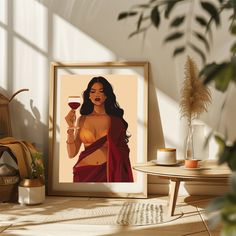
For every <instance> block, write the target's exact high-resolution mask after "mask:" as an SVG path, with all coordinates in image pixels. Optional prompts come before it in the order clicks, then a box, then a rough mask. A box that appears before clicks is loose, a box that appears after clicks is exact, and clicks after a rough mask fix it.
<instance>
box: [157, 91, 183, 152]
mask: <svg viewBox="0 0 236 236" xmlns="http://www.w3.org/2000/svg"><path fill="white" fill-rule="evenodd" d="M156 93H157V96H158V101H159V108H160V111H161V112H160V116H161V123H162V128H163V134H164V138H165V146H166V147H173V148H177V152H178V154H180V155H181V151H182V147H181V146H180V134H179V130H178V127H179V123H180V115H179V104H178V103H177V102H176V101H175V100H173V99H171V98H170V97H169V96H167V95H166V94H165V93H163V92H162V91H161V90H158V89H156Z"/></svg>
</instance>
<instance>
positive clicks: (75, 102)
mask: <svg viewBox="0 0 236 236" xmlns="http://www.w3.org/2000/svg"><path fill="white" fill-rule="evenodd" d="M80 104H81V98H80V96H69V97H68V105H69V107H70V108H71V109H72V110H77V109H78V108H79V106H80ZM74 128H75V129H77V128H78V127H73V129H74Z"/></svg>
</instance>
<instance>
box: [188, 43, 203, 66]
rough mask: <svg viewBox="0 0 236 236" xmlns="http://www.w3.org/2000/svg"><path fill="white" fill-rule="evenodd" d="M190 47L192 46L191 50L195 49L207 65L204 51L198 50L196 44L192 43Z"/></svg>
mask: <svg viewBox="0 0 236 236" xmlns="http://www.w3.org/2000/svg"><path fill="white" fill-rule="evenodd" d="M189 46H190V48H192V49H193V51H195V52H196V53H197V54H198V55H199V56H200V57H201V59H202V62H203V63H204V64H205V62H206V56H205V54H204V53H203V51H202V50H201V49H200V48H198V47H197V46H195V45H194V44H192V43H189Z"/></svg>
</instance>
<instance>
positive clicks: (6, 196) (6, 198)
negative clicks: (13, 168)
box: [0, 176, 20, 202]
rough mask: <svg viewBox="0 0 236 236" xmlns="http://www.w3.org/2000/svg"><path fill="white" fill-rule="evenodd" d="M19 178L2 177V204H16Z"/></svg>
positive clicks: (0, 189) (0, 179) (0, 185)
mask: <svg viewBox="0 0 236 236" xmlns="http://www.w3.org/2000/svg"><path fill="white" fill-rule="evenodd" d="M19 181H20V178H19V176H0V193H1V194H0V202H16V201H17V198H18V183H19Z"/></svg>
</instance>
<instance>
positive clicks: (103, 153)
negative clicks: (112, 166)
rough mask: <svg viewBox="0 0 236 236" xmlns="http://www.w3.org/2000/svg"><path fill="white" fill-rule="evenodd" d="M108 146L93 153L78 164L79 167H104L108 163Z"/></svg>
mask: <svg viewBox="0 0 236 236" xmlns="http://www.w3.org/2000/svg"><path fill="white" fill-rule="evenodd" d="M107 151H108V147H107V145H105V146H103V147H101V148H99V149H98V150H96V151H95V152H93V153H91V154H90V155H88V156H87V157H85V158H84V159H83V160H82V161H80V162H79V163H78V166H87V165H102V164H103V163H105V162H107Z"/></svg>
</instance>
